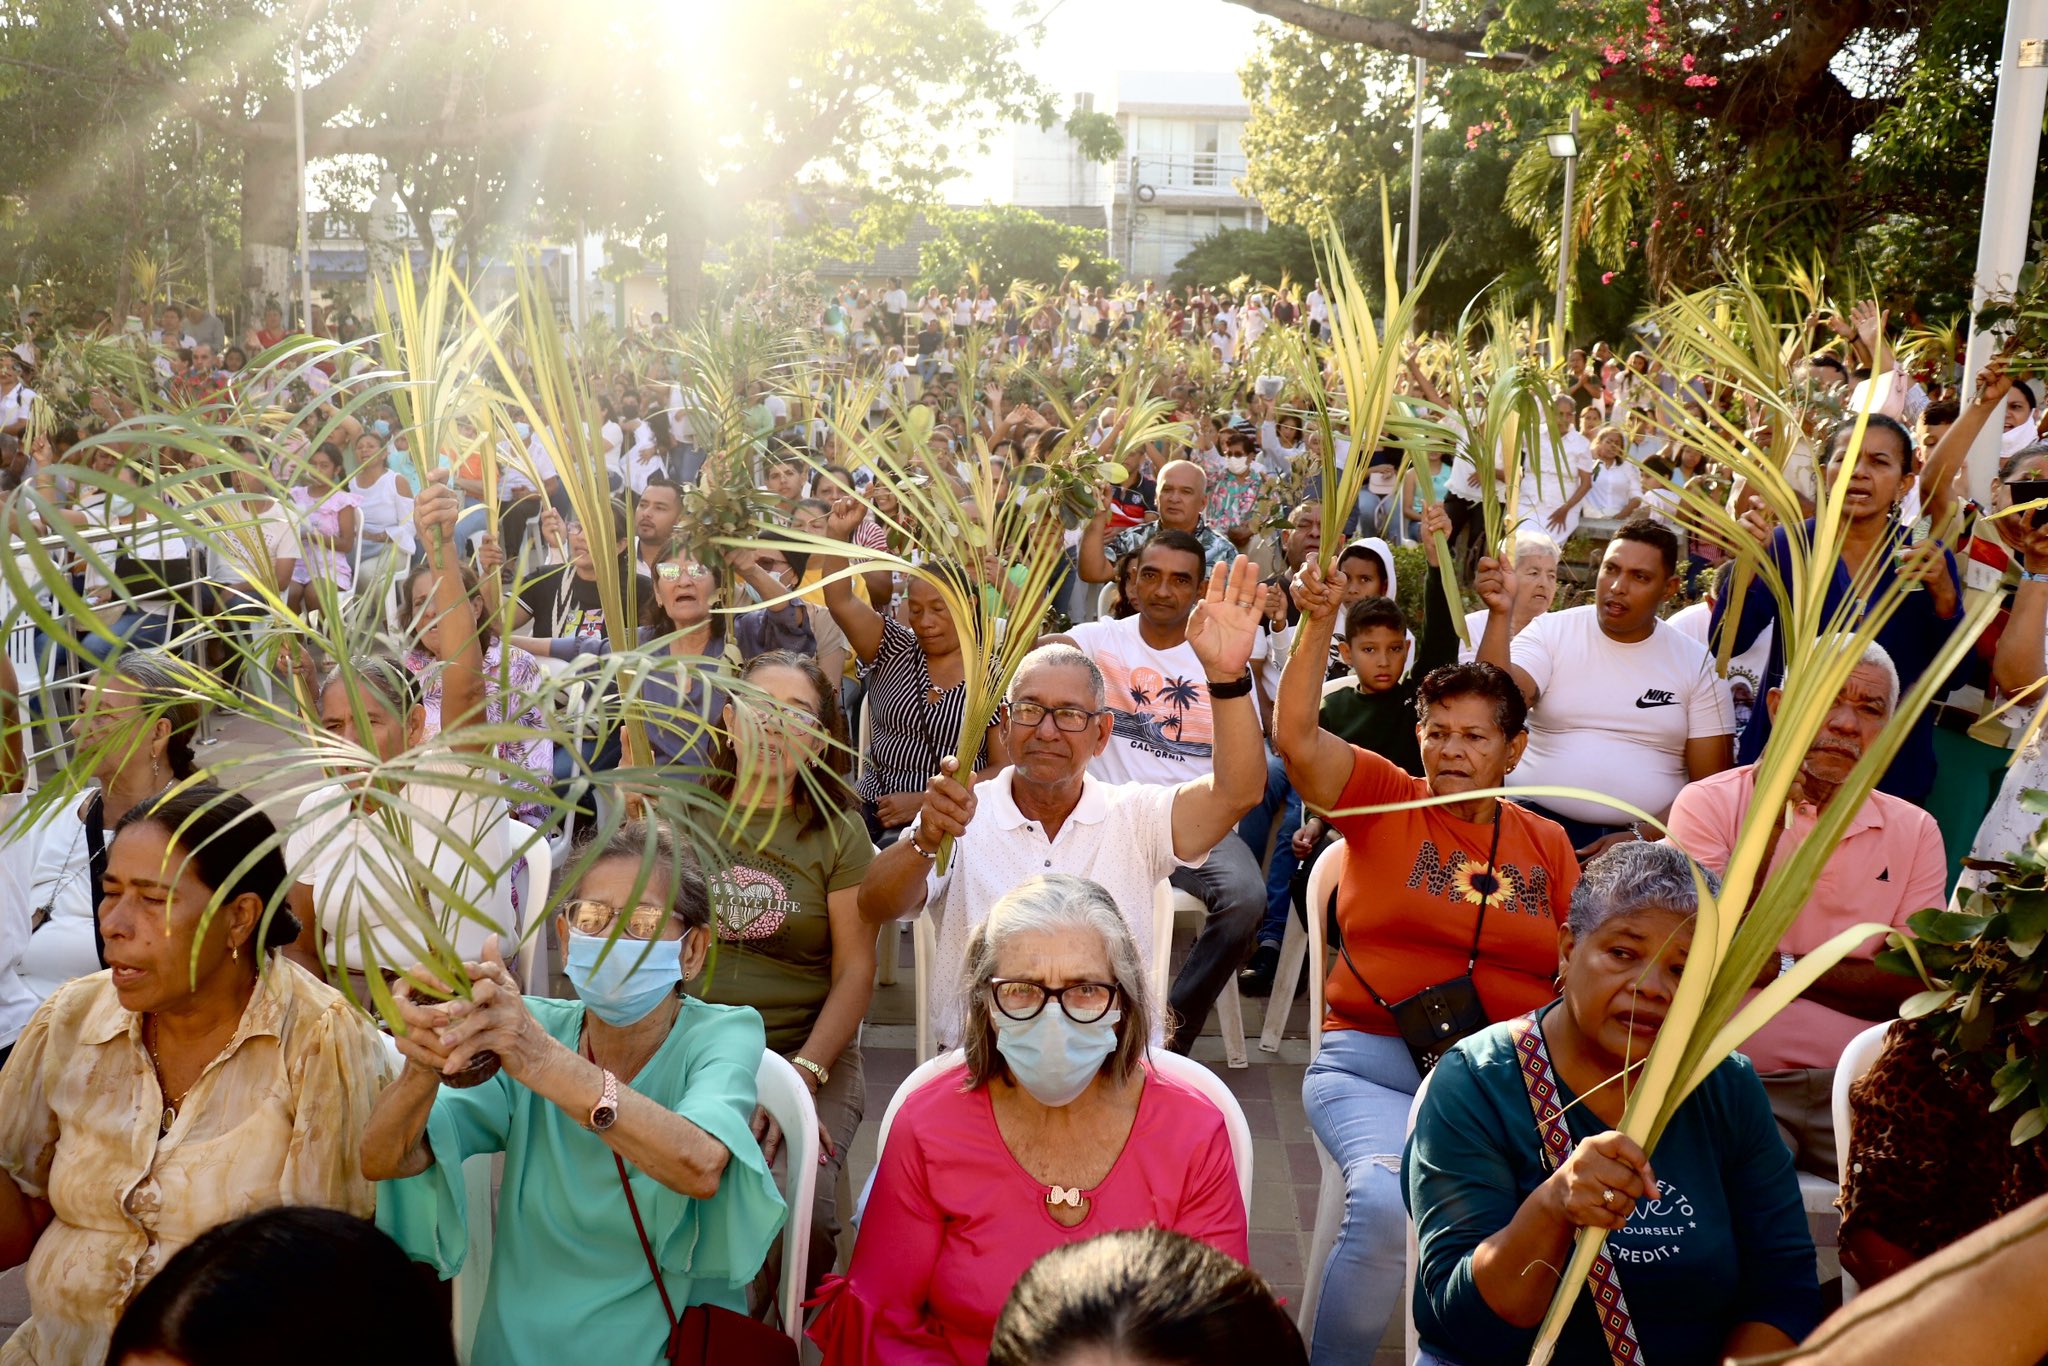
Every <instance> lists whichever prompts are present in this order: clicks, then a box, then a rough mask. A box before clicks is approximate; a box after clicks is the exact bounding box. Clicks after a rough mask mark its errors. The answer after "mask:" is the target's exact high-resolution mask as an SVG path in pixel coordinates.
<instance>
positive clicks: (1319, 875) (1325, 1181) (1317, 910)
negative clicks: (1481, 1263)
mask: <svg viewBox="0 0 2048 1366" xmlns="http://www.w3.org/2000/svg"><path fill="white" fill-rule="evenodd" d="M1342 847H1343V841H1341V840H1337V841H1333V842H1332V843H1331V845H1330V847H1329V848H1327V849H1325V850H1323V852H1322V853H1321V854H1320V855H1318V856H1317V858H1316V862H1315V866H1313V867H1312V868H1310V869H1309V874H1308V912H1309V913H1308V915H1307V917H1306V919H1307V921H1308V928H1307V935H1308V961H1309V962H1310V963H1312V964H1314V965H1315V966H1314V970H1313V971H1311V972H1310V973H1309V974H1308V1058H1309V1061H1310V1062H1314V1061H1315V1059H1316V1054H1318V1053H1320V1052H1322V1051H1323V963H1324V961H1325V959H1326V958H1327V957H1328V954H1329V946H1328V945H1327V944H1326V943H1325V942H1324V940H1325V939H1326V937H1327V936H1326V935H1325V934H1324V932H1323V931H1324V914H1325V911H1324V909H1323V908H1325V907H1327V906H1328V905H1329V904H1330V889H1331V887H1333V886H1334V885H1335V884H1336V880H1337V872H1338V867H1339V865H1340V864H1341V862H1342V861H1343V860H1342V855H1338V856H1337V857H1334V858H1333V857H1331V856H1332V854H1334V853H1336V851H1337V850H1339V849H1341V848H1342ZM1281 952H1282V954H1283V955H1284V954H1285V953H1286V950H1285V949H1284V948H1283V949H1282V950H1281ZM1310 1138H1311V1139H1313V1141H1314V1143H1315V1145H1316V1157H1317V1159H1318V1160H1319V1161H1320V1162H1321V1164H1322V1181H1321V1184H1320V1185H1319V1186H1318V1188H1317V1191H1316V1225H1315V1231H1314V1233H1313V1234H1312V1235H1311V1236H1310V1238H1309V1244H1308V1260H1307V1261H1306V1262H1304V1263H1303V1264H1302V1285H1301V1315H1300V1317H1299V1318H1297V1319H1296V1320H1295V1324H1296V1326H1297V1327H1299V1328H1300V1329H1301V1336H1302V1340H1303V1341H1307V1340H1308V1339H1309V1338H1310V1337H1311V1336H1312V1335H1313V1334H1314V1332H1315V1326H1316V1304H1317V1302H1318V1301H1319V1300H1320V1299H1321V1298H1322V1291H1323V1267H1324V1266H1325V1265H1327V1264H1328V1262H1329V1260H1330V1250H1331V1249H1332V1248H1334V1247H1336V1245H1337V1230H1338V1229H1339V1228H1341V1227H1343V1224H1344V1195H1345V1186H1344V1172H1343V1170H1342V1169H1341V1168H1339V1167H1338V1166H1337V1160H1336V1159H1335V1158H1333V1157H1331V1156H1330V1154H1329V1153H1328V1152H1327V1151H1325V1150H1324V1148H1323V1141H1322V1140H1321V1139H1320V1138H1315V1136H1314V1134H1313V1133H1312V1134H1311V1135H1310Z"/></svg>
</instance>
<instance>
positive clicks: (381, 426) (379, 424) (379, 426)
mask: <svg viewBox="0 0 2048 1366" xmlns="http://www.w3.org/2000/svg"><path fill="white" fill-rule="evenodd" d="M370 430H371V431H373V432H375V433H376V434H377V435H379V436H389V435H391V424H390V423H389V422H386V421H385V420H384V419H383V418H381V417H380V418H378V419H377V420H376V421H375V422H372V423H371V424H370Z"/></svg>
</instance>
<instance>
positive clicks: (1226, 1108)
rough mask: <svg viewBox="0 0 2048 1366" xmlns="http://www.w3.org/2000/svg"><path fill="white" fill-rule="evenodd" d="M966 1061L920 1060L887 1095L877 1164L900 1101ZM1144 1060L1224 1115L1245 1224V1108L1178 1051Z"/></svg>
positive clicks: (1248, 1150)
mask: <svg viewBox="0 0 2048 1366" xmlns="http://www.w3.org/2000/svg"><path fill="white" fill-rule="evenodd" d="M966 1060H967V1054H966V1053H965V1052H963V1051H962V1050H960V1049H958V1048H955V1049H953V1050H951V1051H950V1052H946V1053H941V1054H940V1055H939V1056H938V1057H936V1058H933V1059H932V1060H931V1061H930V1062H924V1063H919V1064H918V1065H917V1067H916V1069H915V1070H913V1071H912V1072H911V1074H910V1075H909V1076H907V1077H905V1078H904V1079H903V1084H902V1085H901V1086H898V1087H897V1088H896V1094H894V1095H892V1096H890V1097H889V1104H888V1106H887V1108H885V1109H884V1110H883V1111H882V1125H881V1130H880V1132H879V1133H877V1134H876V1135H875V1161H876V1165H877V1166H879V1165H880V1163H881V1157H882V1153H883V1151H884V1150H885V1149H887V1148H888V1146H889V1130H890V1129H891V1128H892V1127H893V1126H894V1125H895V1123H896V1112H897V1111H898V1110H900V1109H902V1108H903V1102H904V1101H906V1100H908V1099H910V1097H911V1096H913V1095H915V1094H917V1093H918V1092H919V1091H921V1090H923V1089H924V1088H925V1087H927V1086H929V1085H931V1083H932V1079H933V1078H935V1077H937V1076H938V1075H939V1074H940V1073H941V1072H944V1071H946V1070H947V1069H948V1068H953V1067H958V1066H959V1065H960V1064H961V1063H963V1062H965V1061H966ZM1145 1060H1146V1061H1147V1062H1148V1063H1150V1064H1151V1065H1152V1068H1153V1070H1154V1071H1156V1072H1158V1073H1159V1074H1160V1075H1161V1076H1163V1077H1171V1078H1173V1079H1174V1080H1175V1081H1177V1082H1180V1083H1181V1084H1182V1085H1183V1086H1186V1087H1187V1088H1188V1089H1190V1090H1192V1091H1199V1092H1200V1093H1201V1094H1202V1096H1203V1097H1204V1098H1206V1099H1207V1100H1208V1101H1209V1103H1210V1104H1212V1105H1214V1106H1215V1107H1216V1108H1217V1110H1219V1111H1220V1112H1221V1113H1222V1115H1223V1128H1224V1131H1225V1132H1226V1133H1228V1134H1229V1135H1230V1156H1231V1160H1232V1161H1233V1162H1235V1163H1236V1165H1237V1185H1238V1191H1239V1193H1240V1194H1241V1195H1242V1196H1243V1197H1244V1214H1245V1220H1246V1222H1247V1223H1249V1222H1250V1220H1251V1214H1252V1131H1251V1126H1250V1125H1249V1124H1248V1123H1246V1122H1245V1117H1244V1109H1243V1107H1242V1106H1240V1105H1239V1104H1238V1103H1237V1097H1236V1096H1234V1095H1232V1094H1231V1093H1230V1088H1229V1087H1227V1086H1225V1085H1224V1084H1223V1079H1222V1078H1221V1077H1219V1076H1217V1075H1216V1074H1215V1073H1214V1072H1213V1071H1211V1070H1210V1069H1209V1068H1207V1067H1205V1066H1203V1065H1202V1064H1201V1063H1198V1062H1196V1061H1195V1060H1194V1059H1193V1058H1184V1057H1182V1056H1180V1054H1178V1053H1169V1052H1168V1051H1167V1050H1165V1049H1164V1048H1153V1049H1148V1050H1147V1051H1146V1054H1145ZM868 1187H869V1190H872V1189H873V1187H874V1178H873V1177H872V1176H871V1177H869V1179H868ZM867 1199H868V1191H862V1192H861V1197H860V1203H861V1207H862V1208H863V1209H865V1208H866V1207H867Z"/></svg>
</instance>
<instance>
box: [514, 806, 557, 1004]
mask: <svg viewBox="0 0 2048 1366" xmlns="http://www.w3.org/2000/svg"><path fill="white" fill-rule="evenodd" d="M505 827H506V839H505V848H506V853H507V854H508V856H509V857H511V858H512V859H513V860H515V861H516V860H518V859H519V858H520V857H521V856H524V857H525V859H526V882H525V885H523V886H522V887H521V888H520V889H519V920H520V923H519V924H518V925H517V926H515V927H514V928H515V929H516V930H517V932H518V933H519V935H520V944H519V962H518V964H517V968H516V970H517V971H518V973H519V983H520V986H521V988H522V989H523V990H524V991H525V992H526V994H527V995H528V996H545V995H547V994H548V991H547V986H548V984H547V982H546V980H545V976H546V972H545V967H544V966H543V957H544V955H543V953H542V950H543V949H544V948H545V947H546V945H547V942H548V931H547V924H546V921H547V911H548V896H549V893H550V892H552V891H553V890H554V877H555V853H554V850H553V849H552V848H551V847H550V846H549V844H548V842H547V838H546V837H545V836H544V835H542V834H541V832H540V831H538V830H536V829H534V828H533V827H532V826H530V825H528V824H527V823H526V822H525V821H521V820H514V819H513V818H512V817H510V816H507V817H506V818H505ZM536 971H539V972H540V973H541V974H542V979H541V980H539V981H536V980H535V976H534V974H535V972H536Z"/></svg>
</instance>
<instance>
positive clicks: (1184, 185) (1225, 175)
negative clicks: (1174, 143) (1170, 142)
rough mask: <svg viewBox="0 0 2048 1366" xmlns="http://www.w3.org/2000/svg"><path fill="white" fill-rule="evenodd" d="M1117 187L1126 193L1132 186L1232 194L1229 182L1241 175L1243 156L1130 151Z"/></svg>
mask: <svg viewBox="0 0 2048 1366" xmlns="http://www.w3.org/2000/svg"><path fill="white" fill-rule="evenodd" d="M1122 170H1123V175H1122V177H1121V179H1120V181H1119V183H1118V185H1117V191H1118V192H1119V193H1120V194H1128V193H1130V191H1131V188H1132V186H1133V185H1150V186H1151V187H1152V188H1153V189H1155V190H1213V191H1215V192H1216V193H1218V194H1235V193H1236V190H1235V188H1234V187H1233V184H1232V182H1233V181H1235V180H1236V179H1237V178H1238V177H1239V176H1242V175H1243V174H1244V173H1245V164H1244V157H1242V156H1240V155H1234V154H1230V153H1224V152H1144V151H1138V152H1132V153H1130V154H1129V155H1128V156H1126V157H1125V158H1124V162H1123V167H1122Z"/></svg>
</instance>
